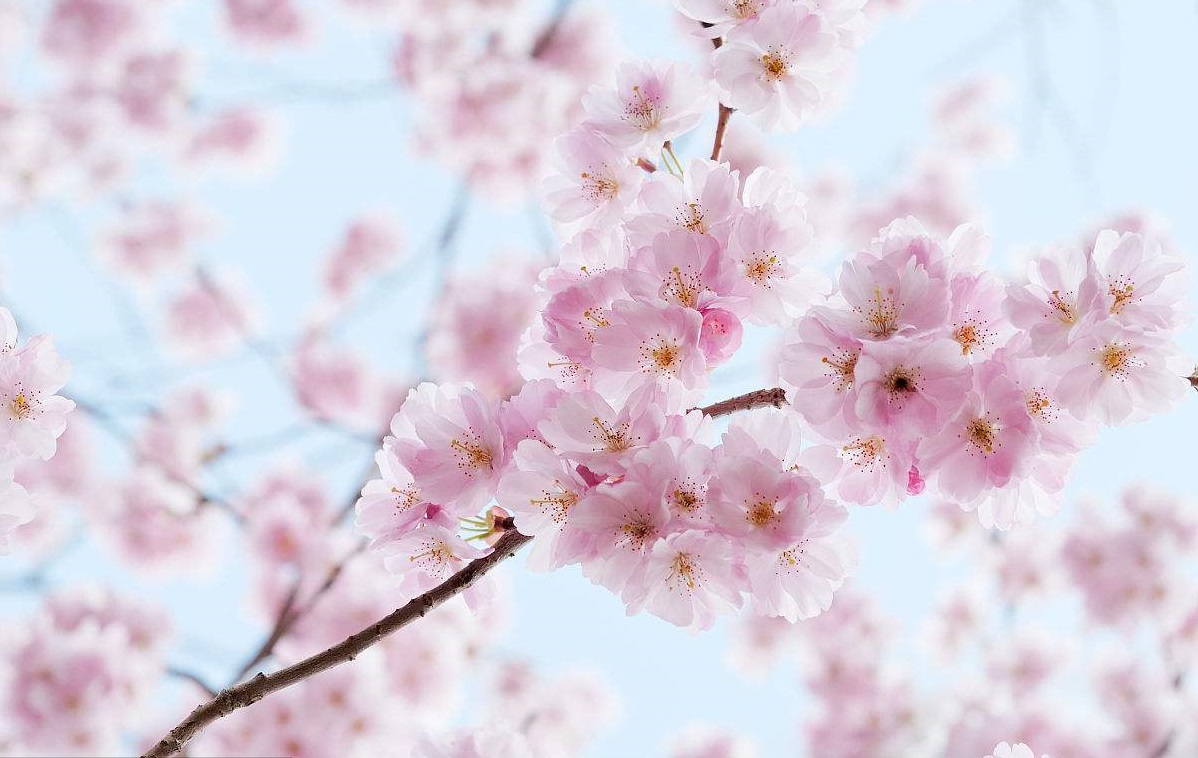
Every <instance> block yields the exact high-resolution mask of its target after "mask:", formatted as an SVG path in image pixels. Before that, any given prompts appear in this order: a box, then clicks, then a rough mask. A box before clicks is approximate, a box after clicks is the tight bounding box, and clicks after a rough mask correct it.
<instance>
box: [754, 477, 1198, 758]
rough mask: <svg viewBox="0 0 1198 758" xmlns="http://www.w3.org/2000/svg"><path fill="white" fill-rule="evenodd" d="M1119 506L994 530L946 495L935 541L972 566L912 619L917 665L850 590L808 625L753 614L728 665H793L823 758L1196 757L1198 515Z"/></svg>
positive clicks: (813, 746)
mask: <svg viewBox="0 0 1198 758" xmlns="http://www.w3.org/2000/svg"><path fill="white" fill-rule="evenodd" d="M1106 505H1107V504H1105V503H1104V504H1102V506H1106ZM1114 506H1115V507H1114V508H1113V511H1114V513H1113V514H1109V515H1104V516H1101V517H1099V516H1096V512H1097V511H1098V510H1099V508H1100V504H1099V503H1096V502H1091V503H1086V504H1084V505H1083V508H1082V509H1080V511H1079V512H1078V513H1076V514H1075V517H1074V518H1073V519H1071V520H1070V521H1069V523H1068V524H1065V525H1058V526H1054V527H1051V528H1041V529H1038V530H1036V531H1035V532H1032V531H1027V530H1016V531H1012V532H1007V533H1004V534H1003V535H1002V537H1001V538H999V539H993V538H992V537H991V534H992V533H988V532H986V531H985V530H984V529H981V528H979V524H978V523H977V521H976V520H974V519H972V518H969V517H968V514H965V513H963V512H962V511H961V510H960V509H959V508H958V507H957V506H956V505H955V504H953V503H950V502H947V501H943V500H941V501H938V502H937V503H936V504H935V505H934V506H933V508H932V513H931V521H930V523H929V525H930V526H931V527H933V528H932V529H931V530H929V536H930V539H931V541H932V543H933V545H934V546H936V547H937V548H938V549H939V550H940V551H942V553H943V558H944V559H945V560H949V559H953V558H954V556H955V558H956V559H963V561H964V564H963V565H961V566H960V567H959V570H957V569H954V572H955V573H954V581H953V583H952V584H950V585H949V589H948V590H947V592H945V593H944V594H943V595H942V596H941V599H940V601H939V602H938V603H937V605H936V607H935V608H934V609H933V611H932V613H931V615H930V616H928V617H927V618H926V619H925V621H924V624H923V628H922V629H921V630H916V631H919V640H920V642H921V643H922V645H921V647H922V648H923V649H924V653H923V654H922V655H921V656H920V660H918V661H917V660H913V659H912V655H911V654H910V653H909V652H907V650H908V649H909V647H910V646H909V645H907V644H906V640H905V637H909V636H910V634H911V631H912V630H901V629H900V627H899V626H898V623H897V621H896V620H894V619H891V618H889V617H888V615H887V614H885V613H883V611H882V610H881V607H880V606H881V604H882V603H884V602H886V601H885V598H874V597H872V596H870V595H867V594H865V593H864V592H863V591H862V590H860V589H858V588H855V587H849V588H845V589H844V590H843V591H842V592H841V593H839V594H838V595H837V597H836V602H835V603H834V604H833V606H832V608H831V609H830V610H829V611H828V612H827V613H825V614H824V615H822V616H820V617H819V618H818V619H813V620H812V621H810V622H808V623H806V624H803V625H792V624H790V623H788V622H786V621H785V620H783V619H768V618H752V617H750V618H746V619H744V620H743V621H741V622H740V627H739V629H738V630H737V633H736V635H735V637H734V643H733V647H732V649H731V651H730V653H731V654H730V658H731V661H732V663H733V665H734V666H736V667H737V668H738V669H739V670H741V671H742V672H743V673H744V674H745V675H747V676H753V677H757V676H760V675H762V674H764V673H765V672H768V671H772V670H774V669H776V667H777V666H778V665H779V664H780V663H781V662H783V661H790V660H793V661H795V662H796V663H797V665H798V667H799V670H800V672H801V675H802V678H803V684H804V686H805V687H806V688H807V689H808V690H809V691H810V692H811V693H813V694H814V695H815V697H816V700H817V704H818V707H817V708H816V709H815V710H814V711H813V712H812V713H810V714H807V715H805V716H804V717H803V721H804V725H803V731H804V735H805V739H806V744H807V746H808V749H809V750H810V752H811V754H812V755H820V756H828V757H829V758H839V757H841V756H843V757H844V758H848V757H849V756H859V755H907V754H916V753H918V754H920V755H945V756H958V755H972V756H980V755H984V754H987V751H990V749H991V746H993V745H994V744H995V743H996V742H997V741H999V740H1005V741H1007V742H1008V743H1026V745H1027V746H1032V747H1034V749H1035V751H1036V752H1035V753H1034V755H1035V756H1039V755H1041V754H1047V755H1049V756H1054V757H1056V758H1060V757H1061V756H1065V757H1068V756H1094V755H1128V756H1133V755H1134V756H1140V755H1143V756H1152V755H1187V754H1188V751H1191V750H1192V749H1193V748H1194V746H1195V745H1198V731H1195V730H1194V728H1193V721H1192V720H1189V719H1187V718H1185V717H1183V716H1181V715H1180V714H1185V713H1193V711H1194V708H1195V707H1196V705H1198V702H1196V701H1195V697H1194V694H1193V693H1192V692H1191V691H1190V690H1189V689H1188V688H1187V687H1186V686H1185V681H1184V680H1185V672H1186V671H1188V670H1189V669H1190V668H1191V667H1192V666H1193V664H1194V662H1195V655H1198V593H1196V592H1195V588H1194V585H1193V580H1192V572H1193V567H1194V561H1195V559H1196V558H1198V550H1196V548H1198V543H1196V541H1195V534H1196V533H1198V519H1196V518H1195V514H1194V511H1193V507H1192V505H1191V504H1190V503H1188V502H1185V501H1183V500H1181V499H1180V498H1177V497H1174V496H1172V495H1168V494H1164V493H1161V492H1159V491H1156V490H1154V489H1152V488H1148V487H1145V486H1142V485H1139V486H1134V487H1129V488H1127V489H1126V490H1125V491H1124V492H1123V493H1122V494H1121V496H1120V497H1119V498H1118V500H1117V501H1116V503H1115V504H1114ZM1109 510H1110V509H1106V508H1105V507H1104V513H1105V512H1108V511H1109ZM1079 600H1080V601H1081V602H1080V604H1079V603H1078V601H1079ZM1062 629H1065V630H1070V631H1068V632H1066V633H1064V634H1062V632H1061V630H1062ZM901 631H906V634H905V635H903V634H900V632H901ZM924 659H927V660H924ZM930 674H932V675H934V676H929V675H930ZM1004 751H1006V752H1004ZM991 755H993V756H1002V757H1004V758H1008V757H1018V756H1032V755H1033V752H1032V750H1031V748H1027V747H1022V748H1021V747H1020V746H1019V745H1018V744H1013V745H1012V744H1008V745H1006V747H1003V746H1001V745H1000V746H999V747H998V748H995V749H994V751H993V753H992V754H991Z"/></svg>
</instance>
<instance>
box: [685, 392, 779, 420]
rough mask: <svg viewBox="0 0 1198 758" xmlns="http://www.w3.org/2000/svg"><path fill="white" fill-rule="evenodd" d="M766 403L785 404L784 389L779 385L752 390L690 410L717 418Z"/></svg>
mask: <svg viewBox="0 0 1198 758" xmlns="http://www.w3.org/2000/svg"><path fill="white" fill-rule="evenodd" d="M767 405H772V406H773V407H775V408H781V407H782V406H784V405H786V390H784V389H782V388H781V387H774V388H773V389H768V390H753V391H752V392H746V393H745V394H743V395H737V396H736V397H730V398H728V399H727V400H721V401H720V402H718V403H712V404H711V405H707V406H703V407H702V408H692V409H691V410H699V411H703V413H704V414H705V415H707V416H711V417H712V418H718V417H719V416H727V415H728V414H729V413H736V412H737V411H747V410H750V409H752V408H764V407H765V406H767Z"/></svg>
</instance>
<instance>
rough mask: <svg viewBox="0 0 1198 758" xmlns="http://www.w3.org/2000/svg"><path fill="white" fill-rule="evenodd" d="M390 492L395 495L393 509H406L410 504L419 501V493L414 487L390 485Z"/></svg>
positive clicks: (412, 504)
mask: <svg viewBox="0 0 1198 758" xmlns="http://www.w3.org/2000/svg"><path fill="white" fill-rule="evenodd" d="M391 493H392V494H393V495H395V509H396V510H397V511H406V510H407V509H409V508H411V507H412V506H414V505H416V504H417V503H419V502H420V493H419V492H417V491H416V488H415V487H404V488H403V489H400V488H399V487H392V488H391Z"/></svg>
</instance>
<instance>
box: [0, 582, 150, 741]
mask: <svg viewBox="0 0 1198 758" xmlns="http://www.w3.org/2000/svg"><path fill="white" fill-rule="evenodd" d="M170 636H171V632H170V621H169V618H168V617H167V616H166V615H165V614H164V613H163V612H162V611H161V610H159V609H157V608H154V607H152V606H149V605H147V604H145V603H144V602H141V601H137V600H134V599H130V598H124V597H120V596H118V595H116V594H114V593H113V592H111V591H109V590H107V589H101V588H99V587H80V588H75V589H69V590H60V591H58V592H56V593H54V594H53V595H50V596H48V597H47V598H46V599H45V602H44V604H43V605H42V607H41V608H40V609H39V611H38V613H37V614H36V615H35V616H34V617H33V618H32V619H30V620H29V621H28V622H27V623H25V624H23V625H22V626H20V627H19V628H16V629H13V631H12V633H11V634H8V635H6V637H5V639H4V642H3V647H4V659H5V661H6V662H7V665H6V666H5V672H4V678H3V684H2V685H0V703H2V706H3V709H4V714H5V719H4V722H3V726H2V727H0V746H2V747H3V750H4V752H5V753H6V754H9V755H66V754H69V755H86V754H92V755H101V754H109V753H112V752H114V751H119V750H120V749H121V746H122V743H121V738H122V737H123V736H124V732H126V731H127V730H130V729H134V728H137V727H138V726H145V720H144V716H145V714H146V713H147V712H148V710H149V706H150V705H151V701H152V696H153V693H154V692H155V689H156V687H157V686H158V682H159V678H160V677H161V676H162V673H163V667H164V665H165V664H164V653H165V647H166V644H167V642H168V641H169V639H170ZM139 721H140V723H139Z"/></svg>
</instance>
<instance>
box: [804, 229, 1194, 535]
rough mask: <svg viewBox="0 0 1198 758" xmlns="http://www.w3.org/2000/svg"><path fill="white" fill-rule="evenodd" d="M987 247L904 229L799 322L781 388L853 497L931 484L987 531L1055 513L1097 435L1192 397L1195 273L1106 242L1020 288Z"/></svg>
mask: <svg viewBox="0 0 1198 758" xmlns="http://www.w3.org/2000/svg"><path fill="white" fill-rule="evenodd" d="M984 247H985V244H984V240H983V239H982V238H981V237H980V235H979V234H978V233H977V232H976V231H975V230H972V229H970V228H968V227H962V228H960V229H958V231H957V232H955V233H954V234H953V235H952V236H951V237H950V238H949V239H948V240H947V241H946V242H944V243H941V242H940V241H939V240H936V239H933V238H931V237H929V236H928V235H927V233H926V232H925V231H924V230H923V229H922V227H920V226H919V225H918V224H915V223H912V222H911V221H899V222H895V223H893V224H891V225H890V226H888V227H887V228H886V229H885V230H883V232H882V234H881V235H880V236H879V237H878V238H877V239H876V240H875V242H874V243H873V244H872V245H871V247H870V248H869V249H868V250H865V251H862V252H860V253H858V254H857V255H855V256H853V257H852V258H850V259H849V260H848V261H846V262H845V264H844V265H843V266H842V268H841V272H840V277H839V292H838V294H836V295H835V296H833V297H831V298H829V299H828V300H827V302H825V303H822V304H820V305H818V306H816V307H814V308H812V309H811V311H809V312H808V313H807V314H805V315H804V316H803V317H802V318H801V319H800V320H799V321H798V323H797V324H796V326H795V329H794V331H793V332H792V333H791V336H790V340H789V342H788V344H787V346H786V348H785V349H784V350H783V354H782V357H781V376H782V379H783V380H784V381H785V382H786V383H787V384H788V385H789V386H790V387H792V388H793V392H792V393H791V395H792V402H793V405H794V407H795V408H796V409H797V410H798V411H799V413H801V414H802V415H803V417H804V419H805V420H806V421H807V423H808V425H810V427H811V428H813V429H814V430H815V431H816V433H817V434H818V436H819V437H821V438H823V439H824V440H827V441H828V443H829V444H827V445H822V446H817V447H815V448H812V449H811V451H810V453H809V454H810V456H811V458H810V465H811V466H812V468H813V470H815V471H816V472H817V473H818V474H819V475H820V477H821V480H823V481H826V482H835V483H836V486H835V491H836V494H837V495H838V497H839V498H840V499H842V500H844V501H846V502H851V503H858V504H862V505H872V504H877V503H881V504H887V505H894V504H896V503H898V502H900V501H901V500H902V499H903V498H905V496H906V495H907V494H908V493H918V492H920V491H922V490H923V487H924V483H925V480H928V481H932V482H934V483H935V487H936V490H937V491H938V492H939V493H940V494H941V495H943V496H944V497H946V498H948V499H951V500H953V501H954V502H957V503H958V504H960V505H961V507H963V508H965V509H967V510H975V509H976V510H978V513H979V516H980V518H981V519H982V522H983V523H984V524H986V525H989V526H993V525H997V526H998V527H1000V528H1007V527H1010V526H1011V525H1012V524H1014V523H1026V522H1028V521H1030V520H1031V519H1032V518H1034V516H1035V513H1036V512H1037V511H1039V512H1042V513H1048V512H1052V511H1053V510H1055V509H1056V507H1057V503H1058V499H1057V498H1056V497H1054V496H1055V495H1056V494H1057V493H1059V491H1060V490H1061V488H1062V487H1063V486H1064V483H1065V478H1066V474H1067V472H1068V469H1069V466H1070V464H1071V463H1072V461H1073V459H1074V458H1075V456H1076V455H1077V453H1078V452H1079V451H1080V450H1081V449H1083V448H1084V447H1085V446H1086V445H1087V444H1089V441H1090V439H1091V438H1092V437H1093V431H1092V428H1093V427H1094V426H1096V425H1097V424H1100V423H1101V424H1122V423H1127V422H1130V421H1137V420H1142V419H1144V418H1146V417H1147V416H1148V415H1149V414H1150V413H1154V412H1160V411H1163V410H1167V409H1168V408H1169V407H1171V406H1172V404H1173V403H1174V402H1175V401H1176V400H1177V399H1178V398H1180V397H1181V395H1182V393H1184V392H1185V390H1186V387H1187V386H1188V384H1187V381H1186V379H1185V376H1186V375H1187V374H1188V369H1189V366H1188V365H1187V364H1186V363H1185V361H1184V360H1182V359H1181V356H1180V355H1179V353H1178V351H1177V348H1176V346H1175V344H1174V342H1173V337H1174V335H1175V333H1176V332H1177V330H1178V329H1179V328H1180V326H1181V325H1182V324H1183V323H1184V322H1185V320H1186V314H1185V312H1184V311H1183V308H1182V306H1183V303H1182V298H1183V295H1184V292H1185V278H1184V276H1181V275H1180V272H1181V269H1182V267H1183V262H1182V260H1181V258H1180V257H1179V256H1177V255H1174V254H1171V253H1168V252H1166V251H1165V250H1163V249H1162V246H1161V244H1160V243H1159V241H1157V240H1156V239H1154V238H1152V237H1144V236H1142V235H1139V234H1135V233H1127V234H1119V233H1117V232H1115V231H1110V230H1108V231H1104V232H1102V233H1100V234H1099V235H1097V237H1096V238H1095V239H1094V240H1093V241H1092V242H1091V243H1089V244H1085V245H1082V246H1077V247H1063V248H1059V249H1053V250H1050V251H1048V252H1046V253H1044V254H1042V255H1038V256H1036V257H1035V259H1034V260H1033V261H1032V262H1031V263H1030V264H1029V273H1028V277H1027V279H1026V281H1025V282H1022V283H1013V284H1008V285H1004V284H1003V282H1001V281H1000V280H999V279H997V278H996V277H994V276H993V275H991V274H990V273H989V272H987V271H985V270H983V269H982V268H981V267H980V264H981V262H982V256H983V254H984Z"/></svg>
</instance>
